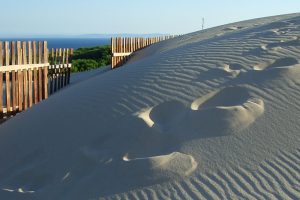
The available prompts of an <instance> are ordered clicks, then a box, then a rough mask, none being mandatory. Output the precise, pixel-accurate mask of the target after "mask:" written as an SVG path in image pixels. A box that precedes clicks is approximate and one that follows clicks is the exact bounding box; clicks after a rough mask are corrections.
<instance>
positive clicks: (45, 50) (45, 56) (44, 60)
mask: <svg viewBox="0 0 300 200" xmlns="http://www.w3.org/2000/svg"><path fill="white" fill-rule="evenodd" d="M43 44H44V47H43V54H44V58H43V63H48V56H49V55H48V46H47V45H48V43H47V41H44V42H43Z"/></svg>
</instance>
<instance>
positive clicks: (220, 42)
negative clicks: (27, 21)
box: [0, 14, 300, 199]
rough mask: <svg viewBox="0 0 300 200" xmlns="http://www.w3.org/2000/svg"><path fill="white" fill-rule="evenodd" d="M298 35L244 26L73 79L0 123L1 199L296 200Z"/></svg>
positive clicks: (267, 24)
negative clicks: (26, 109) (24, 110)
mask: <svg viewBox="0 0 300 200" xmlns="http://www.w3.org/2000/svg"><path fill="white" fill-rule="evenodd" d="M299 35H300V14H293V15H285V16H276V17H269V18H264V19H255V20H250V21H245V22H238V23H235V24H229V25H225V26H220V27H216V28H212V29H208V30H204V31H201V32H195V33H191V34H188V35H184V36H180V37H178V38H175V39H171V40H167V41H163V42H161V43H159V44H154V45H153V46H151V47H149V48H146V49H144V50H142V51H140V52H136V53H135V56H134V57H133V58H132V59H131V61H130V62H129V63H128V64H127V65H126V66H124V67H122V68H119V69H117V70H113V71H107V72H105V73H101V75H96V76H93V77H91V76H87V77H88V79H86V80H85V81H81V82H80V81H77V82H76V81H75V82H76V84H73V85H71V86H69V87H68V88H65V89H64V90H62V91H61V92H58V93H56V94H54V95H53V96H51V97H50V98H49V99H48V100H46V101H44V102H42V103H40V104H38V105H36V106H34V107H33V108H31V109H29V110H28V111H26V112H23V113H21V114H19V115H17V116H16V117H14V118H13V119H11V120H9V121H7V122H6V123H4V124H2V125H1V126H0V188H1V191H0V199H99V198H100V199H101V198H104V199H106V198H107V199H299V198H300V149H299V144H300V117H299V116H300V64H299V61H300V40H299ZM78 80H81V79H78ZM75 82H74V83H75Z"/></svg>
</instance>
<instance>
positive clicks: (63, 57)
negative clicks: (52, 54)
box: [62, 48, 66, 64]
mask: <svg viewBox="0 0 300 200" xmlns="http://www.w3.org/2000/svg"><path fill="white" fill-rule="evenodd" d="M65 59H66V49H65V48H64V49H63V54H62V64H65V63H66V61H65Z"/></svg>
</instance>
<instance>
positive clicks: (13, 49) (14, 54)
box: [10, 41, 16, 65]
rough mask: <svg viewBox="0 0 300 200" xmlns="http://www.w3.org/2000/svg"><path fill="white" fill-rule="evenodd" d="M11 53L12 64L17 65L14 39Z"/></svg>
mask: <svg viewBox="0 0 300 200" xmlns="http://www.w3.org/2000/svg"><path fill="white" fill-rule="evenodd" d="M10 47H11V50H10V55H11V65H15V64H16V44H15V41H12V42H11V43H10Z"/></svg>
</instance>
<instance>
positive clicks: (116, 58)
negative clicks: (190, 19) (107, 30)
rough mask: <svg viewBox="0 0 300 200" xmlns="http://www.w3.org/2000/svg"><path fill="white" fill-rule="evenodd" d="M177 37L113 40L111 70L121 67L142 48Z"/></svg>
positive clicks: (118, 38)
mask: <svg viewBox="0 0 300 200" xmlns="http://www.w3.org/2000/svg"><path fill="white" fill-rule="evenodd" d="M173 37H175V36H161V37H152V38H136V37H134V38H131V37H116V38H111V53H112V58H111V68H112V69H114V68H116V67H120V66H121V65H123V64H124V63H125V62H126V61H127V60H128V59H129V57H130V55H131V54H132V53H133V52H135V51H137V50H140V49H142V48H145V47H147V46H149V45H151V44H154V43H157V42H160V41H163V40H167V39H170V38H173Z"/></svg>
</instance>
